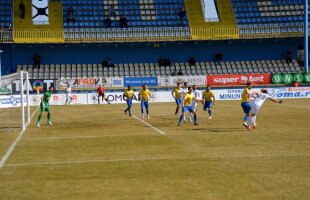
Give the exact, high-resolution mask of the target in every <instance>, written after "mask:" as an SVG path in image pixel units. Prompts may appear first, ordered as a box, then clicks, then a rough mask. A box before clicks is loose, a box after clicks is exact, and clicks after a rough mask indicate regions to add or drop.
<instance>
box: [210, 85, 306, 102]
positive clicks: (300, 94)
mask: <svg viewBox="0 0 310 200" xmlns="http://www.w3.org/2000/svg"><path fill="white" fill-rule="evenodd" d="M266 89H267V90H268V93H269V94H270V96H271V97H273V98H276V99H287V98H310V87H297V88H295V87H279V88H266ZM258 91H259V89H257V88H253V89H252V90H251V92H258ZM213 92H214V95H215V98H216V99H218V100H240V99H241V94H242V92H243V89H217V90H213Z"/></svg>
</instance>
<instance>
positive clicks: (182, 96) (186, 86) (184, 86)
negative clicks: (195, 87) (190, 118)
mask: <svg viewBox="0 0 310 200" xmlns="http://www.w3.org/2000/svg"><path fill="white" fill-rule="evenodd" d="M187 92H188V82H184V84H183V88H182V92H181V99H182V102H181V105H183V99H184V97H185V95H186V94H187ZM183 120H184V122H186V118H185V115H183Z"/></svg>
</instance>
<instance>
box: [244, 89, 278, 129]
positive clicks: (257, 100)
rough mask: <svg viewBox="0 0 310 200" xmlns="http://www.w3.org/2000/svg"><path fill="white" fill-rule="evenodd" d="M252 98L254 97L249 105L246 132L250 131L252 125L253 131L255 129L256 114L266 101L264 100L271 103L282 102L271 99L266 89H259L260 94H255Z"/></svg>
mask: <svg viewBox="0 0 310 200" xmlns="http://www.w3.org/2000/svg"><path fill="white" fill-rule="evenodd" d="M252 96H253V97H254V99H253V101H252V103H251V111H250V117H249V122H248V126H246V128H247V129H248V130H250V129H251V126H252V125H253V129H255V128H256V114H257V113H258V111H259V109H260V108H261V106H262V105H263V103H264V102H265V101H266V99H270V100H271V101H273V102H275V103H282V100H277V99H273V98H271V97H270V95H269V94H268V90H266V89H261V91H260V92H258V93H255V94H253V95H252Z"/></svg>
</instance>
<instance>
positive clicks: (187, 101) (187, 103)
mask: <svg viewBox="0 0 310 200" xmlns="http://www.w3.org/2000/svg"><path fill="white" fill-rule="evenodd" d="M192 91H193V89H192V88H191V87H188V92H187V94H186V95H185V96H184V98H183V100H182V115H181V116H180V119H179V123H178V126H181V123H182V121H183V120H184V114H185V113H186V112H187V111H189V112H190V113H193V114H194V125H198V117H197V113H196V111H195V109H194V108H193V106H192V101H193V100H196V101H197V102H203V101H202V100H199V99H196V98H195V96H194V94H193V93H192Z"/></svg>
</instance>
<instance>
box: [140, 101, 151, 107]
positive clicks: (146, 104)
mask: <svg viewBox="0 0 310 200" xmlns="http://www.w3.org/2000/svg"><path fill="white" fill-rule="evenodd" d="M143 108H146V109H148V108H149V102H148V101H141V109H143Z"/></svg>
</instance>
